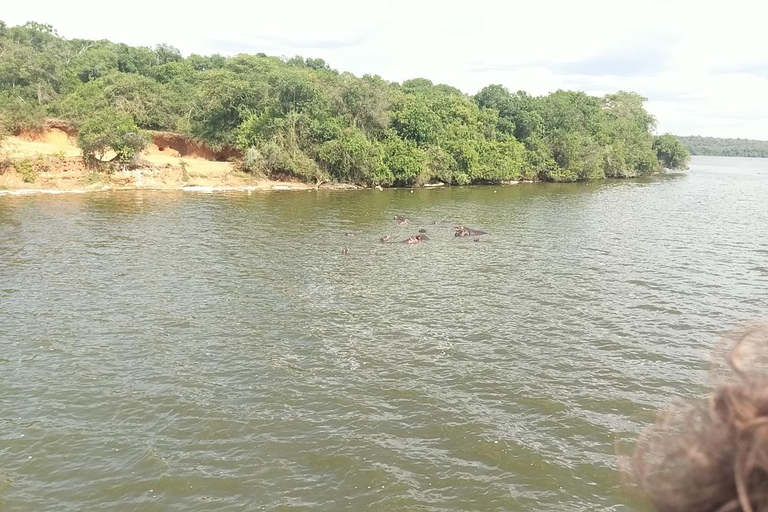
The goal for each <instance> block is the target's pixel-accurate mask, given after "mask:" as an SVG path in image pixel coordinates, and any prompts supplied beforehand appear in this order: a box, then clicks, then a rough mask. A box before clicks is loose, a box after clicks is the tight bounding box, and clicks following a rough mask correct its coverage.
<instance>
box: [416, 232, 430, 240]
mask: <svg viewBox="0 0 768 512" xmlns="http://www.w3.org/2000/svg"><path fill="white" fill-rule="evenodd" d="M416 238H417V239H418V240H429V237H428V236H427V235H426V234H424V233H419V234H418V235H416Z"/></svg>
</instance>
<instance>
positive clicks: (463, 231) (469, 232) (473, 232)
mask: <svg viewBox="0 0 768 512" xmlns="http://www.w3.org/2000/svg"><path fill="white" fill-rule="evenodd" d="M486 234H487V233H486V232H485V231H480V230H479V229H470V228H468V227H466V226H456V232H455V233H454V234H453V236H477V235H486Z"/></svg>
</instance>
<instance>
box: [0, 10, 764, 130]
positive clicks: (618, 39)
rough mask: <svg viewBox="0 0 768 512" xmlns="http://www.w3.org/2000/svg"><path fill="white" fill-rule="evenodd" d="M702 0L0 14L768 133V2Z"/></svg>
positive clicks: (74, 34)
mask: <svg viewBox="0 0 768 512" xmlns="http://www.w3.org/2000/svg"><path fill="white" fill-rule="evenodd" d="M703 1H706V0H697V1H694V0H644V1H637V0H611V1H607V0H605V1H604V0H581V1H575V0H528V1H525V2H519V1H509V0H508V1H504V0H471V1H467V0H462V1H457V2H456V3H455V4H454V5H453V6H452V7H449V6H448V5H447V3H446V0H443V1H433V0H380V1H377V0H367V1H366V0H355V1H352V0H272V1H261V0H251V1H247V0H243V1H233V0H217V1H212V2H195V1H189V0H187V1H184V2H182V1H177V0H160V1H158V0H151V1H150V0H131V1H130V2H122V3H120V4H114V3H110V2H104V1H103V0H99V1H91V0H70V1H68V2H64V1H61V0H54V1H49V0H37V1H34V2H16V1H10V0H3V4H5V5H3V7H2V9H0V19H2V20H3V21H5V22H6V23H7V24H9V25H17V24H21V23H24V22H26V21H29V20H33V21H38V22H42V23H50V24H51V25H53V26H54V28H56V29H57V30H58V32H59V34H60V35H62V36H63V37H66V38H86V39H109V40H111V41H114V42H124V43H128V44H132V45H154V44H157V43H168V44H171V45H173V46H176V47H177V48H179V49H180V50H181V51H182V53H183V54H184V55H188V54H190V53H200V54H211V53H221V54H224V55H234V54H237V53H257V52H264V53H267V54H270V55H284V56H289V57H290V56H293V55H302V56H304V57H321V58H323V59H325V60H326V61H327V62H328V63H329V64H330V65H331V67H333V68H335V69H338V70H339V71H350V72H352V73H355V74H356V75H361V74H364V73H373V74H379V75H381V76H382V77H384V78H385V79H387V80H394V81H398V82H400V81H402V80H405V79H408V78H415V77H424V78H429V79H430V80H433V81H434V82H440V83H447V84H450V85H453V86H455V87H458V88H459V89H461V90H462V91H464V92H467V93H470V94H473V93H475V92H477V91H478V90H480V89H481V88H482V87H483V86H485V85H488V84H491V83H499V84H503V85H504V86H506V87H508V88H509V89H510V90H512V91H516V90H525V91H528V92H530V93H532V94H545V93H548V92H551V91H554V90H557V89H559V88H564V89H573V90H581V91H585V92H587V93H590V94H598V95H602V94H605V93H609V92H615V91H617V90H630V91H635V92H638V93H640V94H642V95H643V96H645V97H647V98H648V99H649V102H648V103H647V104H646V107H647V109H648V110H649V111H650V112H651V113H652V114H654V115H655V116H656V117H657V119H658V131H659V132H667V131H669V132H673V133H675V134H678V135H711V136H718V137H742V138H756V139H765V140H768V35H766V34H768V31H767V30H766V27H765V19H766V14H768V12H766V11H768V8H764V7H761V6H760V5H761V2H758V1H757V0H752V1H746V0H729V1H728V2H722V1H720V2H717V3H714V2H712V7H705V6H704V5H703V3H702V2H703ZM117 5H120V7H117ZM194 6H199V7H194Z"/></svg>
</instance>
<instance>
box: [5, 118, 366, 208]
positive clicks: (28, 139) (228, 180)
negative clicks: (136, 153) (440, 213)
mask: <svg viewBox="0 0 768 512" xmlns="http://www.w3.org/2000/svg"><path fill="white" fill-rule="evenodd" d="M163 137H165V138H168V136H167V135H163V136H156V137H155V140H156V141H159V140H164V139H163ZM75 144H76V143H75V137H74V136H73V134H72V133H68V132H65V131H63V130H61V129H57V128H51V129H47V130H45V131H43V132H36V133H32V134H20V135H18V136H14V137H8V138H7V139H6V141H5V143H4V145H3V151H4V153H5V154H6V155H7V156H8V157H10V159H11V160H12V161H13V162H14V163H18V162H26V165H27V169H28V170H31V174H29V175H27V176H25V175H24V174H23V173H22V172H19V170H18V169H16V168H15V167H11V168H9V169H5V172H2V171H0V195H30V194H61V193H86V192H104V191H115V190H181V191H186V192H226V191H229V192H235V191H243V192H249V191H256V190H265V191H266V190H314V189H318V188H321V189H358V188H361V187H357V186H354V185H347V184H335V183H331V184H323V185H321V186H320V187H318V186H316V185H315V184H310V183H303V182H299V181H275V180H269V179H266V178H262V177H258V176H253V175H250V174H247V173H244V172H241V171H239V170H238V169H237V168H236V167H235V166H234V165H233V164H232V163H230V162H221V161H216V160H214V159H211V158H213V157H212V156H211V155H206V154H205V153H204V152H201V150H200V148H197V151H194V152H190V153H187V154H185V155H183V156H182V154H181V153H179V151H178V150H177V149H174V148H173V147H171V146H170V145H167V146H166V145H164V144H163V145H162V146H158V145H157V144H151V145H150V146H149V148H148V149H147V150H146V151H145V152H144V153H143V154H142V155H141V159H142V162H143V167H142V168H139V169H133V170H125V171H120V170H116V171H115V172H112V173H106V172H92V171H91V170H90V169H87V168H86V167H85V165H84V164H83V161H82V158H81V157H80V150H79V149H78V148H77V147H76V145H75ZM177 147H178V146H177ZM182 149H189V148H182ZM0 156H1V155H0ZM206 156H207V157H210V158H204V157H206ZM28 172H29V171H28Z"/></svg>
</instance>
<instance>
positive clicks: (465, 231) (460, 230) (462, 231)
mask: <svg viewBox="0 0 768 512" xmlns="http://www.w3.org/2000/svg"><path fill="white" fill-rule="evenodd" d="M453 236H469V228H467V227H464V226H458V227H456V232H455V233H454V234H453Z"/></svg>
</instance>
